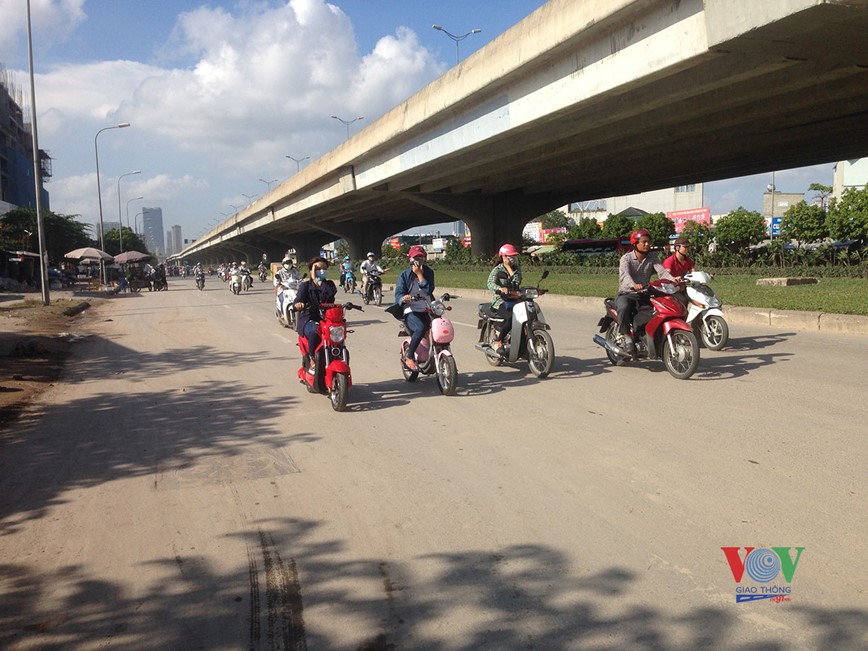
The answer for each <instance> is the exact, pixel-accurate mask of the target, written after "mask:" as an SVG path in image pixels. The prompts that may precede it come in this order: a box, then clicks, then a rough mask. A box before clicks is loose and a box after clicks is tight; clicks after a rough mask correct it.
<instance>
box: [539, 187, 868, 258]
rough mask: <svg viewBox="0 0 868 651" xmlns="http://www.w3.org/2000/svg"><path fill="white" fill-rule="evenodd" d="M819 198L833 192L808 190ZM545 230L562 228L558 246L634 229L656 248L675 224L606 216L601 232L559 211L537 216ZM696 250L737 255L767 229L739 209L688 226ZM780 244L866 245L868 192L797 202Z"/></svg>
mask: <svg viewBox="0 0 868 651" xmlns="http://www.w3.org/2000/svg"><path fill="white" fill-rule="evenodd" d="M810 189H811V190H814V191H816V192H818V193H819V194H820V198H821V203H822V204H825V203H826V201H825V199H826V197H827V196H828V195H829V194H830V193H831V191H832V188H830V187H829V186H823V185H820V184H816V183H815V184H812V185H811V187H810ZM539 221H540V223H541V225H542V226H543V228H559V227H561V228H566V229H567V232H566V234H563V235H555V236H551V237H550V238H549V241H550V242H551V243H552V244H557V245H559V244H561V243H562V242H563V240H565V239H614V238H621V237H627V236H629V235H630V233H632V232H633V231H634V230H636V229H638V228H645V229H647V230H648V231H649V232H650V233H651V240H652V244H653V245H654V246H664V245H665V244H668V242H669V239H670V236H671V235H672V234H673V233H675V224H674V223H673V221H672V220H671V219H669V218H668V217H666V215H665V214H664V213H649V214H647V215H642V216H641V217H638V218H635V219H634V218H631V217H627V216H624V215H609V217H608V218H607V219H606V221H605V222H603V226H602V228H601V227H600V225H599V224H598V223H597V220H596V219H594V218H592V217H583V218H582V219H580V220H579V221H578V222H576V223H573V222H572V221H570V220H569V218H568V217H567V216H566V215H565V214H564V213H563V212H562V211H560V210H556V211H553V212H550V213H546V214H545V215H542V216H541V217H539ZM682 234H683V235H684V236H685V237H687V238H688V239H689V240H691V244H693V245H694V246H695V247H697V248H698V247H707V245H708V244H709V243H711V242H712V241H714V242H716V244H717V245H718V246H719V247H724V248H726V249H728V250H731V251H741V250H744V249H745V248H747V247H749V246H751V245H753V244H759V243H760V242H762V241H763V240H764V239H766V237H767V224H766V221H765V219H764V218H763V216H762V215H761V214H760V213H758V212H756V211H749V210H745V209H744V208H738V209H736V210H733V211H732V212H730V213H729V214H728V215H726V216H724V217H722V218H721V219H720V220H719V221H718V222H717V223H716V224H715V226H714V228H713V229H710V228H709V227H708V226H706V225H704V224H698V223H696V222H688V223H687V224H686V225H685V227H684V232H683V233H682ZM780 235H781V239H783V240H784V241H795V242H796V243H797V244H802V243H804V242H816V241H820V240H824V239H826V238H829V237H831V238H832V239H835V240H862V241H863V242H865V241H868V188H862V189H856V188H848V189H847V190H845V191H844V193H843V195H842V197H841V199H840V201H838V200H836V199H834V198H833V199H832V200H831V201H830V202H829V209H828V210H824V209H823V208H822V206H820V205H809V204H808V203H806V202H804V201H801V202H799V203H798V204H796V205H794V206H791V207H790V208H789V210H787V212H786V213H785V214H784V216H783V218H782V220H781V234H780Z"/></svg>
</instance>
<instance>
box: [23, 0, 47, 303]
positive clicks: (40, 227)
mask: <svg viewBox="0 0 868 651" xmlns="http://www.w3.org/2000/svg"><path fill="white" fill-rule="evenodd" d="M27 56H28V60H29V62H30V124H31V127H32V128H31V130H30V139H31V142H32V146H33V184H34V187H35V191H36V230H37V236H38V237H39V278H40V283H39V284H40V285H41V287H42V304H43V305H50V304H51V298H50V296H49V293H48V291H49V288H48V267H47V263H48V260H46V259H45V258H46V256H47V255H48V254H47V251H46V246H45V220H44V217H43V215H42V170H41V169H40V167H39V136H38V135H37V133H36V85H35V84H34V82H33V37H32V33H31V28H30V0H27Z"/></svg>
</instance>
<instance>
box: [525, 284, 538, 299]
mask: <svg viewBox="0 0 868 651" xmlns="http://www.w3.org/2000/svg"><path fill="white" fill-rule="evenodd" d="M524 297H525V298H539V290H537V289H536V288H535V287H532V288H530V289H526V290H524Z"/></svg>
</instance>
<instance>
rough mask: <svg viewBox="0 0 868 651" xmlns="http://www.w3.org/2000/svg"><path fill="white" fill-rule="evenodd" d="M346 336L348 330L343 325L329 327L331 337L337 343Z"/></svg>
mask: <svg viewBox="0 0 868 651" xmlns="http://www.w3.org/2000/svg"><path fill="white" fill-rule="evenodd" d="M344 337H346V330H345V329H344V327H343V326H330V327H329V338H330V339H331V340H332V341H333V342H335V343H336V344H339V343H342V342H343V340H344Z"/></svg>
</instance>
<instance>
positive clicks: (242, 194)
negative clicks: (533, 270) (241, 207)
mask: <svg viewBox="0 0 868 651" xmlns="http://www.w3.org/2000/svg"><path fill="white" fill-rule="evenodd" d="M241 196H242V197H247V205H248V206H249V205H250V204H251V203H253V200H254V199H255V198H256V195H255V194H244V193H243V192H242V193H241Z"/></svg>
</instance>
